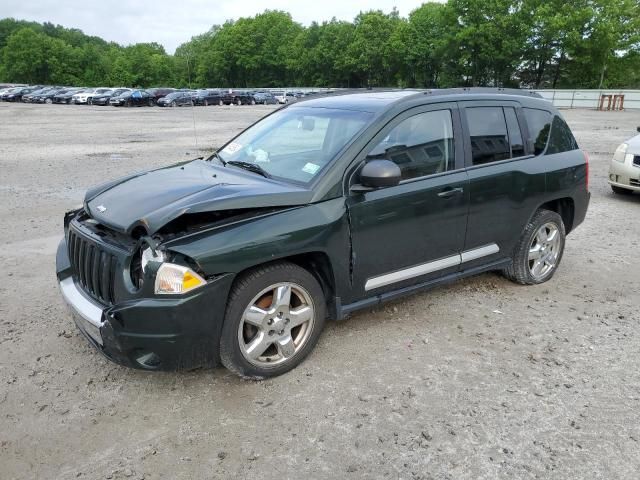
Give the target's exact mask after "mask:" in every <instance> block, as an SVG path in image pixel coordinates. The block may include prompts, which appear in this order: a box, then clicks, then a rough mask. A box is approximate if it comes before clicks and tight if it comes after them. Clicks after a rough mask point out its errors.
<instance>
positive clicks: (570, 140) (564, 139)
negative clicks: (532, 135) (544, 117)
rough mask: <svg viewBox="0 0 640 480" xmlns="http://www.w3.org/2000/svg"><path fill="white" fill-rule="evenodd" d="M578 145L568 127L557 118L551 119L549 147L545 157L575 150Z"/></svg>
mask: <svg viewBox="0 0 640 480" xmlns="http://www.w3.org/2000/svg"><path fill="white" fill-rule="evenodd" d="M577 149H578V143H577V142H576V139H575V138H574V137H573V134H572V133H571V130H570V129H569V125H567V123H566V122H565V121H564V120H563V119H562V118H560V117H559V116H557V115H556V116H555V117H553V123H552V125H551V135H550V136H549V147H548V148H547V155H551V154H553V153H561V152H569V151H571V150H577Z"/></svg>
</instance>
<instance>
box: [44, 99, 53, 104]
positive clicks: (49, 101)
mask: <svg viewBox="0 0 640 480" xmlns="http://www.w3.org/2000/svg"><path fill="white" fill-rule="evenodd" d="M44 103H48V104H52V103H53V100H51V99H50V98H47V99H46V100H45V101H44Z"/></svg>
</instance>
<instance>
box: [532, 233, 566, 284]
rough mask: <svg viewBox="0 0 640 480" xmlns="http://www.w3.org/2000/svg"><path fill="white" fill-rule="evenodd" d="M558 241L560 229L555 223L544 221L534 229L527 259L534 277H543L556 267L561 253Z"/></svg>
mask: <svg viewBox="0 0 640 480" xmlns="http://www.w3.org/2000/svg"><path fill="white" fill-rule="evenodd" d="M560 242H561V240H560V230H559V229H558V226H557V225H556V224H555V223H551V222H549V223H545V224H544V225H542V226H541V227H540V228H539V229H538V230H537V231H536V233H535V235H534V236H533V239H532V240H531V245H530V246H529V256H528V261H527V263H528V266H529V272H531V275H532V276H533V277H534V278H535V279H537V280H539V279H541V278H544V277H545V276H547V275H548V274H549V273H550V272H551V271H552V270H553V269H554V268H555V267H556V265H557V263H558V257H559V256H560V253H561V252H560Z"/></svg>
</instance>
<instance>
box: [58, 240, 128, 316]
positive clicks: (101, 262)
mask: <svg viewBox="0 0 640 480" xmlns="http://www.w3.org/2000/svg"><path fill="white" fill-rule="evenodd" d="M67 246H68V248H69V260H70V262H71V268H72V269H73V272H74V273H75V278H76V280H77V281H78V283H79V284H80V286H81V287H82V288H83V289H84V290H85V291H86V292H87V293H89V294H90V295H91V296H93V297H95V298H96V299H98V300H100V301H101V302H103V303H105V304H108V305H112V304H113V302H114V297H113V284H114V278H115V272H116V265H117V262H116V257H115V256H114V255H112V254H111V253H109V252H108V251H106V250H104V249H102V248H100V245H98V244H96V243H94V242H92V241H90V240H88V239H87V238H85V237H83V236H81V235H80V234H78V233H77V232H75V231H74V230H73V229H71V228H70V229H69V238H68V241H67Z"/></svg>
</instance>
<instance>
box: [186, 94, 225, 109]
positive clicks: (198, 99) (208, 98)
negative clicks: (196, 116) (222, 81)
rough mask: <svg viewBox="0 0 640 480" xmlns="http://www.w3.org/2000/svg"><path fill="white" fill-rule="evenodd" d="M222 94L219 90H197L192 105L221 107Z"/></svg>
mask: <svg viewBox="0 0 640 480" xmlns="http://www.w3.org/2000/svg"><path fill="white" fill-rule="evenodd" d="M223 96H224V94H223V93H222V92H221V91H220V90H198V92H196V95H195V96H194V97H193V104H194V105H204V106H205V107H206V106H208V105H223V104H224V103H223V101H222V98H223Z"/></svg>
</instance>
